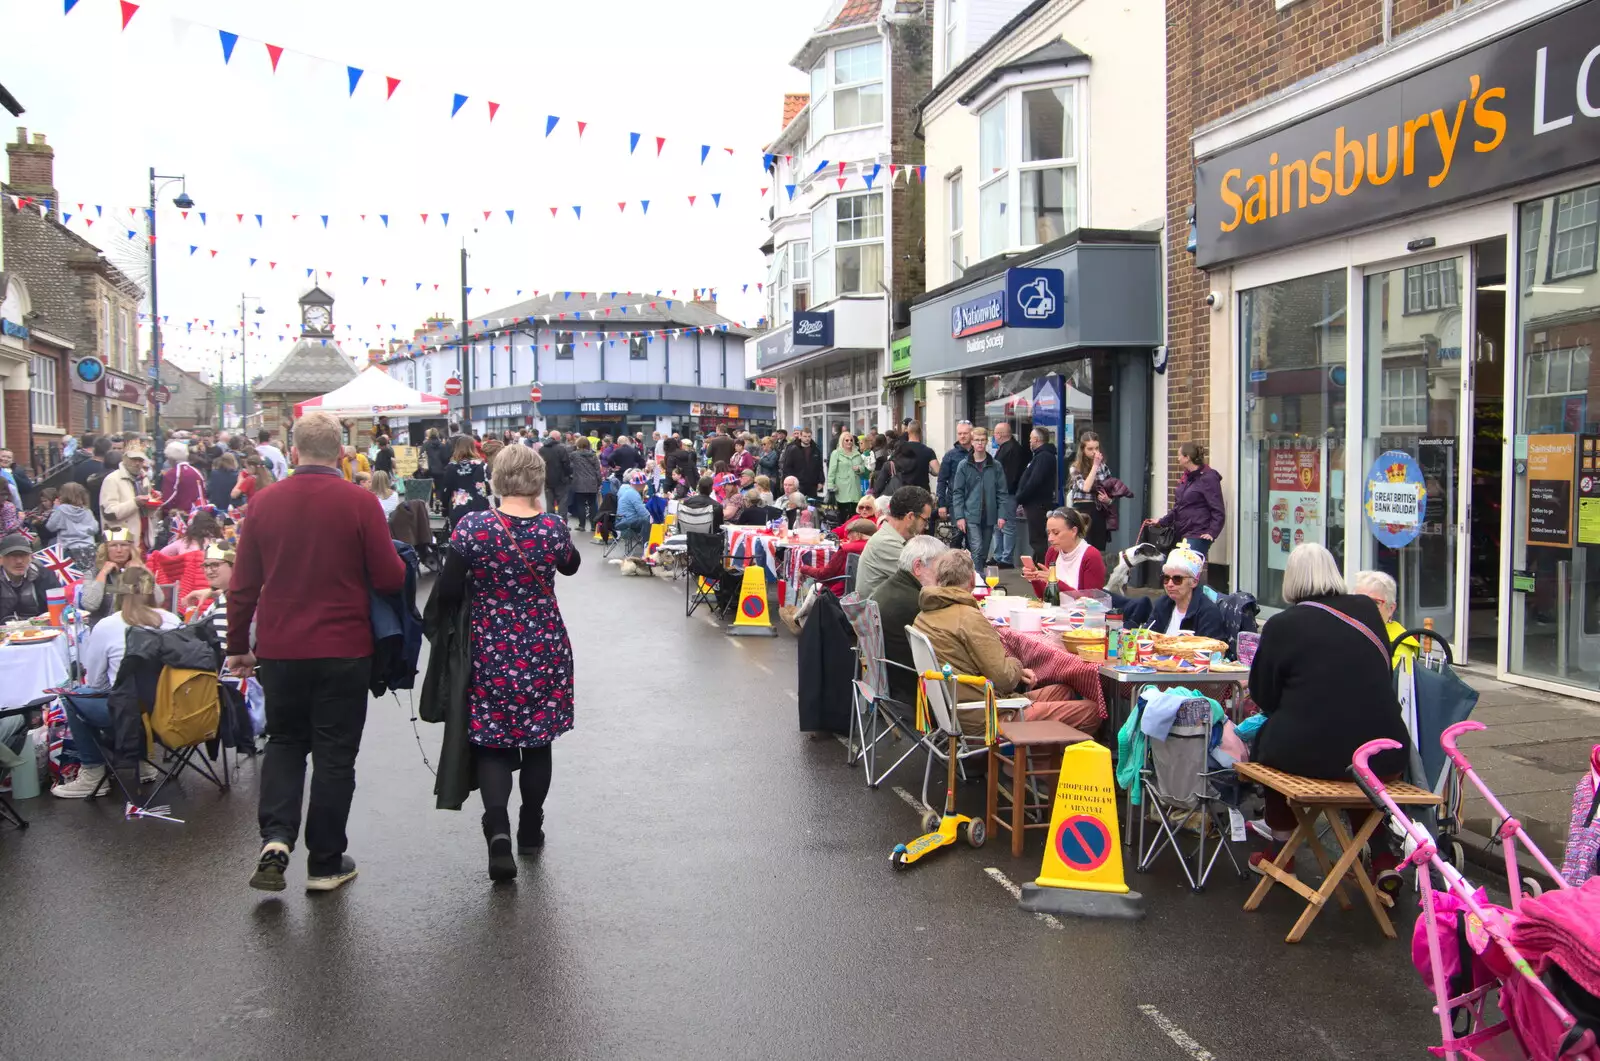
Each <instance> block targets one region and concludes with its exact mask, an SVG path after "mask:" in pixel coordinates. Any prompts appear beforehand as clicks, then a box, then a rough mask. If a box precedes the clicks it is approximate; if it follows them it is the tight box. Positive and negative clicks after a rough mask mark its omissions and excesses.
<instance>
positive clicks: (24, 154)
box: [6, 126, 58, 213]
mask: <svg viewBox="0 0 1600 1061" xmlns="http://www.w3.org/2000/svg"><path fill="white" fill-rule="evenodd" d="M55 156H56V151H55V148H53V147H51V146H50V145H49V144H47V143H46V142H45V138H44V134H43V133H34V134H33V141H32V142H31V143H30V142H29V141H28V130H27V129H26V128H24V127H22V126H18V127H17V142H16V143H14V144H7V145H6V159H7V161H8V162H9V163H10V166H11V177H10V179H9V180H8V181H7V182H6V183H8V184H10V185H11V190H12V192H13V193H15V194H17V195H27V196H31V197H32V198H34V199H48V200H50V210H51V212H52V213H55V212H56V209H57V198H58V197H57V195H56V174H55V171H56V158H55Z"/></svg>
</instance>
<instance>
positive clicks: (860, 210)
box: [797, 192, 883, 303]
mask: <svg viewBox="0 0 1600 1061" xmlns="http://www.w3.org/2000/svg"><path fill="white" fill-rule="evenodd" d="M797 246H798V245H797ZM810 277H811V285H812V291H810V292H808V294H812V293H814V294H815V298H814V299H813V302H814V303H820V302H826V301H828V300H829V299H832V298H834V297H836V296H838V295H875V294H877V293H878V290H879V285H880V284H881V283H882V282H883V193H882V192H865V193H863V194H860V195H836V196H833V197H831V198H828V199H824V200H823V201H822V202H820V203H818V204H817V207H816V209H815V210H813V211H812V212H811V270H810Z"/></svg>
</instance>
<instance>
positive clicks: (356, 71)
mask: <svg viewBox="0 0 1600 1061" xmlns="http://www.w3.org/2000/svg"><path fill="white" fill-rule="evenodd" d="M344 70H345V74H346V75H347V76H348V77H349V78H350V95H352V96H354V95H355V94H356V85H358V84H360V82H361V75H362V74H363V73H365V71H363V70H362V69H361V68H360V67H359V66H347V67H345V68H344Z"/></svg>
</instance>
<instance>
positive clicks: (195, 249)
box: [189, 243, 200, 258]
mask: <svg viewBox="0 0 1600 1061" xmlns="http://www.w3.org/2000/svg"><path fill="white" fill-rule="evenodd" d="M199 249H200V248H199V247H196V246H195V245H194V244H193V243H191V244H189V257H191V258H193V257H194V252H195V251H197V250H199Z"/></svg>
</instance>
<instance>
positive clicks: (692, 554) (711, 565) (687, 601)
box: [683, 534, 731, 618]
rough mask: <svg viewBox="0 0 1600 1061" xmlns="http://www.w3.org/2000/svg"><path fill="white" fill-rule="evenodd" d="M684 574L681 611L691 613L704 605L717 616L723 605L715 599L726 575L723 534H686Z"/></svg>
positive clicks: (686, 615)
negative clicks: (685, 575)
mask: <svg viewBox="0 0 1600 1061" xmlns="http://www.w3.org/2000/svg"><path fill="white" fill-rule="evenodd" d="M684 537H685V538H686V539H688V543H687V550H688V552H687V559H688V564H687V568H688V577H687V578H685V579H684V580H683V614H684V617H685V618H688V617H689V616H691V615H693V614H694V612H695V609H696V608H698V607H700V605H702V604H704V605H706V606H707V607H709V608H710V609H711V610H712V611H713V612H716V613H718V614H719V615H720V614H721V613H722V611H723V610H724V605H723V602H722V601H721V600H719V599H718V590H719V589H720V588H721V586H722V580H723V579H724V578H725V577H727V576H728V575H729V574H730V570H731V569H730V568H729V567H728V566H727V560H726V554H725V553H724V552H723V548H724V546H723V537H722V535H720V534H686V535H684Z"/></svg>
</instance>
